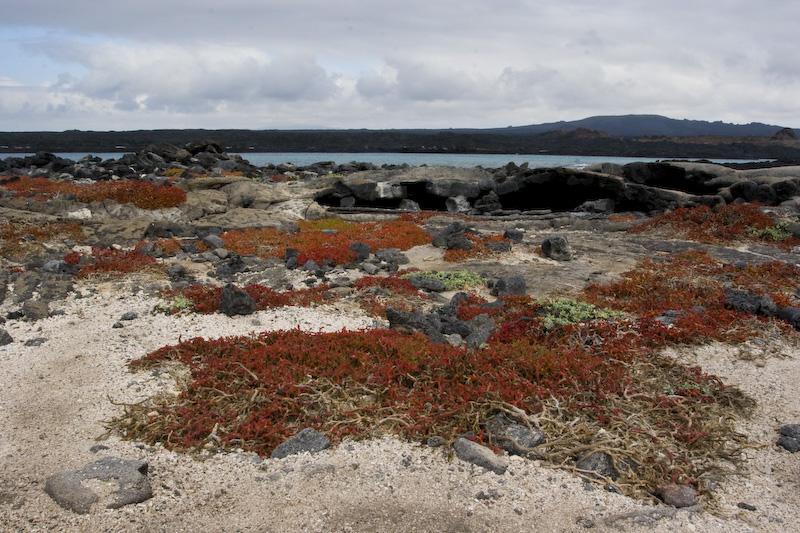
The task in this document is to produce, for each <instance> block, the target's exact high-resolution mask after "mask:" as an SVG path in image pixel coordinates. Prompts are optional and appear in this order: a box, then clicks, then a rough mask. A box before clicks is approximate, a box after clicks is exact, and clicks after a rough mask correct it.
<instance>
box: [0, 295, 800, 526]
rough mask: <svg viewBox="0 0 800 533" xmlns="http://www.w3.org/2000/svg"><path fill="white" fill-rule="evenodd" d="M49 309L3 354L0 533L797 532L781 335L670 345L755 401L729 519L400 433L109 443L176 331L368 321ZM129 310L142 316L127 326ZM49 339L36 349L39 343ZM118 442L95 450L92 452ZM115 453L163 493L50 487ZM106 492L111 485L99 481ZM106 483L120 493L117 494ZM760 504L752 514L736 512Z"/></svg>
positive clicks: (23, 326)
mask: <svg viewBox="0 0 800 533" xmlns="http://www.w3.org/2000/svg"><path fill="white" fill-rule="evenodd" d="M82 290H83V292H84V293H85V296H84V297H83V298H72V297H71V298H69V299H68V300H65V301H62V302H57V303H55V304H54V305H53V307H54V308H56V309H62V310H63V311H64V314H63V315H61V316H53V317H50V318H47V319H44V320H41V321H38V322H34V323H29V322H23V321H10V322H9V323H8V324H6V328H7V330H8V331H9V333H10V334H11V336H12V337H13V338H14V339H15V341H16V342H14V343H13V344H10V345H8V346H4V347H0V376H2V384H1V385H0V530H3V531H88V532H95V531H109V532H110V531H164V532H167V531H169V532H176V531H230V532H234V531H275V532H278V531H281V532H284V531H376V532H377V531H381V532H383V531H447V532H461V531H471V532H478V531H493V532H505V531H509V532H511V531H515V532H518V531H563V532H568V531H586V530H591V531H644V530H648V531H654V532H668V531H669V532H674V531H704V532H745V531H774V532H784V531H793V530H794V531H798V530H800V526H797V520H796V512H797V509H798V503H800V490H798V488H800V487H798V482H800V476H799V474H798V472H799V471H800V467H799V466H798V465H799V464H800V454H798V455H796V456H795V455H791V454H789V453H788V452H785V451H782V450H779V449H778V448H776V447H775V446H774V442H775V440H776V438H777V433H776V428H777V427H778V426H779V425H781V424H785V423H795V422H800V395H798V394H797V389H796V386H797V383H798V382H799V380H798V378H800V361H799V360H798V357H797V356H798V353H796V352H795V351H794V350H793V349H792V348H789V347H787V346H785V345H783V344H782V343H781V342H780V341H779V340H776V341H774V342H773V343H771V344H767V345H764V346H758V345H754V346H752V347H751V348H750V349H751V350H752V351H755V352H756V353H754V354H750V355H751V356H753V355H754V356H755V359H752V360H744V359H742V358H741V353H740V350H739V349H738V348H729V347H725V346H720V345H715V346H709V347H702V348H693V349H691V350H681V351H674V352H673V355H675V356H676V357H679V358H681V359H685V360H686V361H687V362H692V363H694V364H699V365H701V366H703V367H704V368H706V369H707V370H708V371H710V372H713V373H716V374H718V375H720V376H724V378H725V380H726V381H727V382H728V383H734V384H738V385H739V386H740V387H741V388H742V389H743V390H744V391H745V392H747V393H748V394H750V395H752V396H753V397H755V398H756V399H757V400H758V404H759V407H758V409H757V412H756V414H755V416H754V418H753V420H752V421H751V423H749V424H747V425H746V427H743V428H742V429H743V430H745V431H746V432H747V433H748V434H749V435H750V437H751V439H752V442H753V444H754V446H753V448H752V449H750V450H749V451H748V456H749V461H748V464H747V467H746V472H745V473H744V475H742V476H734V477H731V478H730V479H727V480H726V481H725V482H724V483H722V484H720V485H719V486H718V487H716V488H715V494H716V495H717V497H718V499H719V503H720V509H721V513H720V514H711V513H708V512H706V511H704V510H702V509H699V508H690V509H689V510H675V509H673V508H670V507H664V506H653V505H652V504H649V503H645V502H639V501H634V500H631V499H628V498H625V497H623V496H620V495H618V494H614V493H611V492H607V491H605V490H603V489H602V488H600V487H598V486H595V485H587V484H585V483H584V482H583V481H582V480H580V479H578V478H576V477H574V476H572V475H570V474H568V473H566V472H563V471H560V470H557V469H553V468H550V467H548V466H547V465H544V464H539V463H537V462H532V461H528V460H524V459H520V458H516V457H512V458H511V460H510V464H511V466H510V468H509V469H508V471H507V472H506V474H504V475H502V476H498V475H496V474H494V473H491V472H488V471H486V470H484V469H482V468H479V467H474V466H472V465H470V464H467V463H464V462H462V461H460V460H458V459H455V458H448V457H446V456H445V454H444V453H443V451H442V450H441V449H437V448H428V447H426V446H420V445H417V444H413V443H406V442H401V441H399V440H397V439H394V438H391V437H384V438H378V439H375V440H372V441H369V442H344V443H342V444H340V445H339V446H338V447H336V448H335V449H332V450H327V451H325V452H322V453H320V454H317V455H314V456H309V455H307V454H304V455H300V456H294V457H289V458H286V459H281V460H263V461H262V460H260V459H259V458H258V457H255V456H253V455H250V454H243V453H227V454H218V455H214V456H211V457H210V458H207V459H206V460H198V459H196V458H192V457H189V456H186V455H183V454H177V453H172V452H169V451H165V450H163V449H161V448H159V447H149V446H144V445H142V444H141V443H136V442H126V441H123V440H121V439H120V438H119V437H118V436H114V435H112V436H110V437H108V438H107V439H105V440H98V439H100V438H101V437H102V436H103V435H104V434H105V433H106V431H105V429H104V426H103V420H108V419H110V418H112V417H113V416H115V415H117V414H119V413H120V409H121V408H120V407H118V406H115V405H114V404H113V403H112V401H111V400H113V401H116V402H133V401H137V400H140V399H143V398H144V397H146V396H148V395H150V394H152V393H153V392H155V391H157V390H160V389H164V388H169V387H171V386H172V383H171V378H169V377H168V376H167V375H165V374H161V375H160V376H153V375H151V374H149V373H138V374H133V373H130V372H128V371H127V369H126V368H125V364H126V363H127V362H128V361H130V360H132V359H134V358H138V357H140V356H142V355H144V354H146V353H147V352H149V351H151V350H154V349H156V348H159V347H161V346H163V345H165V344H171V343H175V342H177V341H178V339H179V337H183V338H190V337H194V336H203V337H207V338H214V337H220V336H228V335H238V334H247V333H250V332H253V331H263V330H267V329H287V328H294V327H300V328H302V329H304V330H308V331H319V330H323V329H324V330H328V331H333V330H339V329H341V328H343V327H349V328H362V327H369V326H370V325H371V324H372V322H373V321H372V319H369V318H365V317H363V316H360V315H358V314H355V313H354V312H352V311H347V310H344V309H336V308H332V307H320V308H316V309H283V310H276V311H268V312H259V313H256V314H254V315H251V316H248V317H238V318H228V317H225V316H224V315H213V316H191V317H181V316H165V315H162V314H152V313H151V309H152V308H153V306H154V304H155V303H156V300H155V299H153V298H151V297H148V296H145V295H144V294H143V293H141V292H140V293H133V292H132V291H131V290H130V289H129V288H119V287H115V286H113V285H111V284H105V285H100V286H95V287H94V292H91V291H90V290H89V289H88V287H83V288H82ZM126 311H136V312H137V313H138V314H139V318H137V319H136V320H133V321H131V322H126V323H125V327H124V328H121V329H112V324H113V323H114V322H116V321H117V320H118V319H119V317H120V316H121V315H122V314H123V313H124V312H126ZM37 338H45V339H47V340H46V341H44V342H43V343H42V344H41V345H39V346H26V345H25V342H26V341H30V340H32V339H37ZM97 444H102V445H104V446H107V447H108V448H107V449H102V450H100V451H97V452H94V453H93V452H92V451H90V448H92V447H93V446H95V445H97ZM105 456H116V457H122V458H126V459H142V460H145V461H147V462H148V463H149V465H150V471H149V479H150V482H151V484H152V487H153V492H154V496H153V498H152V499H150V500H148V501H147V502H145V503H142V504H138V505H132V506H127V507H124V508H122V509H118V510H108V509H104V508H102V506H101V505H100V506H96V508H94V509H93V512H92V513H90V514H87V515H77V514H75V513H73V512H71V511H67V510H64V509H62V508H61V507H59V506H58V505H57V504H56V503H55V502H54V501H53V500H52V499H51V498H50V497H49V496H47V495H46V494H45V492H44V490H43V489H44V484H45V480H46V479H47V477H48V476H50V475H52V474H54V473H56V472H58V471H61V470H64V469H77V468H81V467H83V466H84V465H85V464H87V463H90V462H92V461H95V460H97V459H99V458H101V457H105ZM98 490H100V488H98ZM102 490H109V489H108V487H106V488H105V489H102ZM739 503H746V504H749V505H752V506H755V507H756V510H755V511H748V510H745V509H742V508H739V507H738V504H739Z"/></svg>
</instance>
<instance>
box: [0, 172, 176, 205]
mask: <svg viewBox="0 0 800 533" xmlns="http://www.w3.org/2000/svg"><path fill="white" fill-rule="evenodd" d="M0 186H2V187H3V188H5V189H8V190H10V191H14V192H16V193H17V194H19V195H22V196H26V197H29V198H33V199H34V200H41V201H44V200H49V199H51V198H53V197H55V196H57V195H72V196H74V197H75V199H76V200H77V201H79V202H84V203H91V202H102V201H103V200H113V201H115V202H117V203H119V204H133V205H135V206H136V207H139V208H140V209H151V210H152V209H165V208H169V207H177V206H179V205H181V204H182V203H184V202H185V201H186V193H185V192H184V191H182V190H181V189H179V188H177V187H173V186H172V185H169V184H166V183H164V184H160V185H159V184H155V183H151V182H146V181H136V180H120V181H98V182H95V183H90V184H85V185H84V184H78V183H73V182H69V181H53V180H49V179H47V178H30V177H27V176H22V177H16V176H15V177H12V178H8V179H5V180H3V181H0Z"/></svg>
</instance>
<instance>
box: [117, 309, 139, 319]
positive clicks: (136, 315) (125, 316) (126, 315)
mask: <svg viewBox="0 0 800 533" xmlns="http://www.w3.org/2000/svg"><path fill="white" fill-rule="evenodd" d="M137 318H139V313H137V312H136V311H127V312H125V313H123V314H122V316H121V317H119V319H120V320H136V319H137Z"/></svg>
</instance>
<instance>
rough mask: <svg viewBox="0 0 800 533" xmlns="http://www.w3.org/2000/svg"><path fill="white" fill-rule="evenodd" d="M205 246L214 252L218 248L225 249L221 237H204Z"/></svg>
mask: <svg viewBox="0 0 800 533" xmlns="http://www.w3.org/2000/svg"><path fill="white" fill-rule="evenodd" d="M203 244H205V245H206V246H208V247H209V248H211V249H212V250H214V249H216V248H225V241H223V240H222V237H220V236H219V235H213V234H210V235H206V236H205V237H203Z"/></svg>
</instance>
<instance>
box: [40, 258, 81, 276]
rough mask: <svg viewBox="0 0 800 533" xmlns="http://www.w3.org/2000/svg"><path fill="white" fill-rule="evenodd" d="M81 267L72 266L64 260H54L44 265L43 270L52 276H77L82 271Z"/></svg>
mask: <svg viewBox="0 0 800 533" xmlns="http://www.w3.org/2000/svg"><path fill="white" fill-rule="evenodd" d="M80 268H81V267H80V265H70V264H69V263H67V262H66V261H64V260H63V259H53V260H52V261H48V262H46V263H45V264H44V265H42V270H44V271H45V272H50V273H51V274H69V275H72V274H75V273H76V272H77V271H78V270H80Z"/></svg>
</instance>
